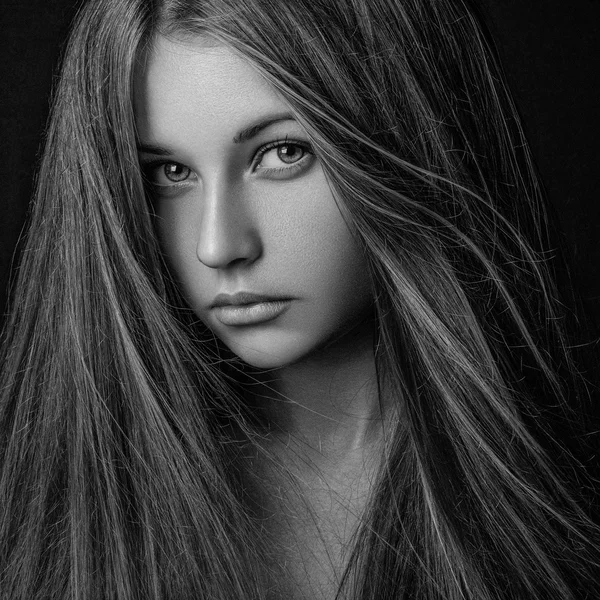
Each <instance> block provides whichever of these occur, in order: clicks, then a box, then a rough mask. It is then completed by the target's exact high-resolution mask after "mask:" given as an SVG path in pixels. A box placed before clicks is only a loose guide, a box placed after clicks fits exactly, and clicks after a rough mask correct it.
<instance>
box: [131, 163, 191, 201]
mask: <svg viewBox="0 0 600 600" xmlns="http://www.w3.org/2000/svg"><path fill="white" fill-rule="evenodd" d="M169 164H174V165H181V166H182V167H185V168H186V169H188V170H189V171H190V176H189V177H188V178H186V179H183V180H182V181H173V182H170V183H158V182H157V181H154V179H153V177H152V176H151V173H153V172H154V171H156V170H157V169H159V168H160V167H164V165H169ZM140 167H141V171H142V179H143V180H144V181H145V182H146V183H147V184H148V185H149V186H151V187H152V189H154V190H160V191H161V193H167V192H168V191H175V190H179V189H180V188H182V187H187V186H189V185H190V183H191V182H193V181H195V180H196V178H197V175H196V173H195V172H194V170H193V169H191V168H190V167H188V166H187V165H186V164H184V163H182V162H179V161H177V160H169V159H165V158H157V159H153V160H140Z"/></svg>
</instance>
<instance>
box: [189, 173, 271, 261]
mask: <svg viewBox="0 0 600 600" xmlns="http://www.w3.org/2000/svg"><path fill="white" fill-rule="evenodd" d="M252 212H253V211H252V207H251V206H249V205H248V203H247V202H245V198H244V196H243V193H242V192H241V190H239V189H236V188H235V187H234V186H230V185H228V184H227V182H212V183H208V182H207V184H206V186H205V189H204V194H203V198H202V212H201V222H200V227H199V231H198V243H197V246H196V255H197V257H198V260H199V261H200V262H201V263H202V264H204V265H205V266H207V267H210V268H212V269H224V268H227V267H230V266H232V265H234V264H244V263H248V264H250V263H252V262H254V261H255V260H257V259H258V258H259V257H260V255H261V254H262V243H261V239H260V236H259V234H258V230H257V228H256V226H255V219H253V214H252Z"/></svg>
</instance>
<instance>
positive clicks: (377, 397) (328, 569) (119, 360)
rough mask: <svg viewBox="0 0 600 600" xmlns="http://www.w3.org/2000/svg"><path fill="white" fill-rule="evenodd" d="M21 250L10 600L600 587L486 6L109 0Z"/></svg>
mask: <svg viewBox="0 0 600 600" xmlns="http://www.w3.org/2000/svg"><path fill="white" fill-rule="evenodd" d="M27 244H28V245H27V248H26V250H25V252H24V258H23V261H22V265H21V268H20V273H19V281H18V283H17V286H16V290H15V298H18V302H17V303H15V305H14V307H13V310H12V316H11V321H10V323H9V324H8V327H7V332H6V335H5V338H6V339H5V345H4V351H3V352H4V353H3V363H4V365H5V368H4V373H3V380H2V401H1V402H2V403H1V405H0V406H1V413H0V415H1V417H0V419H1V423H2V431H3V438H2V465H3V467H2V469H3V470H2V483H1V494H2V505H3V507H4V512H3V520H2V530H1V531H2V533H1V535H2V538H1V542H2V543H1V544H0V547H1V548H2V551H1V552H2V554H1V556H2V558H1V570H0V572H1V573H2V575H1V576H0V577H1V578H0V590H1V591H2V597H7V598H15V599H17V598H23V599H24V598H27V599H30V598H77V599H79V598H82V599H83V598H85V599H87V598H118V599H125V598H127V599H129V598H144V599H146V598H152V599H158V598H174V599H175V598H176V599H181V598H190V599H191V598H194V599H195V598H283V597H291V598H336V597H338V598H378V599H379V598H427V599H430V598H431V599H434V598H440V599H442V598H444V599H452V600H454V599H457V600H458V599H459V598H460V599H463V598H473V599H485V600H488V599H489V600H491V599H509V598H510V599H514V598H527V599H540V600H541V599H542V598H561V599H575V598H586V597H590V598H591V597H593V594H594V591H595V588H596V584H597V569H598V561H599V556H598V555H599V552H598V538H599V536H598V529H597V527H596V526H595V525H594V524H593V523H592V521H591V520H590V518H589V516H588V515H587V514H586V510H587V509H588V506H587V504H586V500H585V495H584V488H585V486H586V484H585V483H584V482H585V481H586V479H585V474H584V472H583V469H582V467H581V466H580V465H579V463H577V462H576V459H575V457H574V456H573V453H574V452H573V449H572V448H569V450H568V451H567V449H566V447H565V446H570V443H569V444H562V445H561V444H559V443H557V442H556V441H555V438H554V436H553V431H554V429H553V427H554V428H555V429H559V428H560V429H564V428H565V426H567V425H569V424H570V423H571V422H572V420H573V416H572V415H571V414H570V412H569V409H568V408H567V406H568V405H569V403H573V402H575V400H576V399H577V397H578V396H577V394H578V393H579V392H578V390H580V389H581V387H582V386H581V384H580V383H579V377H578V375H577V372H576V368H575V367H574V366H573V365H572V362H571V359H570V358H569V354H568V351H567V349H566V345H567V341H566V337H565V335H564V333H563V331H562V326H561V313H560V311H559V309H558V301H557V300H556V292H555V290H554V288H553V285H552V283H551V277H550V274H549V270H550V263H549V261H548V260H547V258H546V254H545V252H547V249H548V243H547V240H546V232H545V217H544V211H543V206H542V202H541V198H540V192H539V188H538V184H537V182H536V179H535V175H534V173H533V169H532V166H531V161H530V157H529V154H528V151H527V147H526V145H525V144H524V141H523V138H522V134H521V131H520V129H519V125H518V122H517V119H516V116H515V111H514V109H513V107H512V105H511V102H510V99H509V97H508V95H507V92H506V90H505V88H504V87H503V86H502V84H501V82H500V79H499V76H498V70H497V66H496V65H495V61H494V59H493V56H492V54H491V52H490V50H489V48H488V46H487V44H486V42H485V38H484V36H483V35H482V33H481V31H480V28H479V26H478V25H477V22H476V20H475V19H474V17H473V14H472V12H471V11H470V10H469V8H468V7H467V5H465V4H464V3H463V2H462V1H460V0H457V1H446V0H444V1H442V0H437V1H434V0H403V1H393V0H387V1H384V0H370V1H369V2H354V1H352V0H344V1H336V2H335V3H333V2H323V3H310V2H308V1H306V2H304V1H302V2H295V3H289V4H284V3H275V2H272V1H269V0H254V1H249V0H248V1H245V2H239V0H238V1H236V2H233V1H229V0H196V1H189V2H183V1H174V0H162V1H160V2H159V1H157V2H153V3H149V2H143V1H142V0H98V1H95V2H90V3H88V4H87V5H86V6H85V7H84V8H83V9H82V11H81V12H80V15H79V17H78V20H77V23H76V25H75V28H74V30H73V33H72V36H71V38H70V43H69V47H68V48H67V51H66V56H65V60H64V66H63V71H62V74H61V79H60V84H59V86H58V89H57V91H56V97H55V101H54V109H53V115H52V118H51V121H50V126H49V132H48V140H47V145H46V151H45V154H44V160H43V164H42V167H41V171H40V174H39V185H38V192H37V195H36V199H35V202H34V206H33V210H32V216H31V225H30V228H29V233H28V242H27Z"/></svg>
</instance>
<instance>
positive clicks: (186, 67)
mask: <svg viewBox="0 0 600 600" xmlns="http://www.w3.org/2000/svg"><path fill="white" fill-rule="evenodd" d="M282 108H287V103H286V102H285V101H284V100H283V98H282V97H281V96H280V95H279V93H278V92H277V91H276V90H275V89H274V88H273V87H272V86H271V85H270V84H269V83H268V82H267V81H266V80H265V79H264V78H263V77H262V76H261V75H260V74H259V73H258V72H257V71H256V70H255V69H254V68H253V66H252V65H251V64H250V63H249V62H248V61H247V60H246V59H244V58H243V57H241V56H239V55H238V54H236V53H235V52H233V51H232V50H231V49H229V48H228V47H226V46H224V45H221V44H219V43H215V42H214V41H212V40H211V39H210V38H208V39H207V38H206V37H204V36H201V37H198V38H194V39H191V40H190V39H186V40H173V39H170V38H166V37H163V36H158V37H157V38H156V39H155V41H154V44H153V45H152V46H151V47H150V48H149V50H148V51H147V53H146V54H145V56H144V57H143V60H140V61H139V64H138V66H137V69H136V72H135V79H134V109H135V113H136V122H137V125H138V129H141V132H142V133H143V132H144V131H145V130H148V129H151V130H152V137H155V136H159V137H160V136H161V134H162V133H168V131H169V130H170V129H172V127H173V126H174V125H178V126H179V125H180V124H181V123H182V122H184V123H185V122H188V123H189V122H192V121H198V120H201V121H202V123H203V127H205V128H206V129H207V130H209V131H210V129H211V127H212V126H213V125H217V124H218V125H221V126H222V125H223V124H224V123H226V124H231V126H232V128H235V126H236V124H238V123H239V122H241V121H244V120H247V119H248V118H252V117H255V116H256V115H258V114H262V113H269V112H274V111H281V109H282Z"/></svg>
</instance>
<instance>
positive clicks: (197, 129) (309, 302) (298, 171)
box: [135, 37, 371, 368]
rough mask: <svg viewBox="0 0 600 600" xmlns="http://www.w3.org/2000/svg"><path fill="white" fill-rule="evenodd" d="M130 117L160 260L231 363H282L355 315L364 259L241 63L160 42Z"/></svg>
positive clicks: (273, 102) (279, 113) (302, 137)
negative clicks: (151, 201) (160, 249)
mask: <svg viewBox="0 0 600 600" xmlns="http://www.w3.org/2000/svg"><path fill="white" fill-rule="evenodd" d="M135 112H136V124H137V128H138V133H139V143H140V159H141V162H142V165H143V168H144V171H145V174H146V177H147V178H148V179H150V181H151V182H152V186H153V188H154V192H153V194H154V198H155V199H156V202H155V210H156V215H157V219H158V230H159V235H160V238H161V243H162V247H163V249H164V252H165V254H166V256H167V259H168V261H169V263H170V265H171V268H172V269H173V270H174V273H175V275H176V277H177V279H178V281H179V282H180V284H181V286H182V289H183V293H184V295H185V297H186V298H187V300H188V302H189V303H190V305H191V306H192V308H193V309H194V311H195V312H196V314H197V315H198V316H199V317H200V318H201V319H202V321H203V322H204V323H205V324H206V325H207V326H208V327H209V328H210V329H211V330H212V331H213V332H214V333H215V334H216V335H217V336H218V337H219V338H220V339H221V340H222V341H223V342H224V343H225V344H226V345H227V346H228V347H229V348H230V349H231V350H232V351H233V352H234V353H235V354H237V355H238V356H239V357H240V358H242V360H244V361H246V362H247V363H249V364H251V365H254V366H256V367H262V368H274V367H281V366H285V365H288V364H291V363H294V362H296V361H299V360H300V359H302V358H305V357H307V356H309V355H310V354H311V353H312V352H314V351H315V350H317V349H321V348H322V347H324V346H326V345H327V344H328V343H330V342H332V341H333V340H337V339H339V338H340V337H342V336H343V334H344V333H345V332H346V331H348V330H349V329H350V328H352V327H353V326H354V325H356V324H357V323H359V322H360V321H362V320H363V319H364V317H365V316H366V315H367V314H368V313H369V312H370V306H371V292H370V286H369V283H368V276H367V270H366V268H365V261H364V258H363V256H362V253H361V251H360V249H359V247H358V246H357V244H356V243H355V240H354V239H353V237H352V235H351V234H350V231H349V229H348V227H347V225H346V223H345V221H344V219H343V217H342V215H341V213H340V211H339V209H338V207H337V205H336V203H335V201H334V198H333V195H332V193H331V190H330V189H329V185H328V183H327V181H326V179H325V176H324V174H323V171H322V168H321V165H320V164H319V159H318V158H317V157H316V156H315V155H314V154H313V153H312V150H311V146H310V144H309V141H308V137H307V135H306V133H305V131H304V129H303V128H302V127H301V126H300V124H299V123H298V122H297V121H296V120H295V119H294V117H293V115H292V113H291V111H290V108H289V106H288V105H287V104H286V102H285V101H284V100H283V99H282V97H281V96H280V95H279V94H278V93H277V92H276V91H275V90H274V89H273V88H272V87H271V86H270V85H269V84H268V83H266V82H265V80H264V79H263V78H262V77H261V76H260V75H259V74H258V73H257V72H256V71H254V70H253V68H252V67H251V66H250V65H249V64H248V63H247V62H246V61H245V60H244V59H242V58H240V57H238V56H237V55H235V54H234V53H233V52H231V51H230V50H228V49H227V48H226V47H223V46H220V45H217V46H215V45H208V44H206V43H202V40H198V42H197V43H189V42H188V43H184V42H181V43H179V42H175V41H171V40H167V39H165V38H162V37H159V38H157V40H156V43H155V45H154V47H153V49H152V51H151V52H150V53H149V55H148V57H147V60H146V62H145V64H144V66H143V68H140V69H139V71H138V73H137V77H136V88H135Z"/></svg>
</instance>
